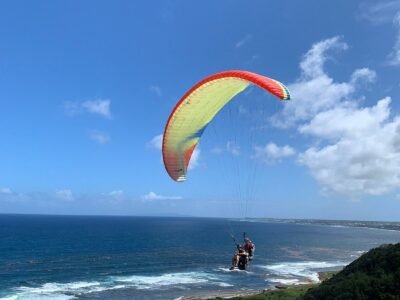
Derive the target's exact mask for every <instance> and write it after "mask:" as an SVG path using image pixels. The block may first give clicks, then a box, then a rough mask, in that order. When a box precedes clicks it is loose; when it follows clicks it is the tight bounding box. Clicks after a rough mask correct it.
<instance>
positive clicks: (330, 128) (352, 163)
mask: <svg viewBox="0 0 400 300" xmlns="http://www.w3.org/2000/svg"><path fill="white" fill-rule="evenodd" d="M332 48H336V49H342V50H343V49H346V48H347V45H346V44H345V43H344V42H342V41H341V38H339V37H335V38H332V39H328V40H325V41H322V42H319V43H316V44H314V45H313V46H312V48H311V50H309V51H308V52H307V54H306V55H305V56H304V57H303V60H302V61H301V63H300V66H301V70H302V73H301V75H300V77H299V79H298V80H297V81H296V82H295V83H293V84H290V85H289V89H290V90H291V94H292V95H293V102H289V103H288V105H287V106H286V107H285V108H284V109H283V111H282V113H281V114H280V115H278V117H279V118H288V119H289V121H285V120H284V119H275V121H277V120H278V121H280V122H281V124H283V125H286V126H288V125H292V126H294V125H297V129H298V132H299V133H300V134H302V135H306V136H307V137H308V138H311V143H313V144H314V146H312V147H309V148H308V149H307V150H306V151H304V152H303V153H300V154H299V156H298V161H299V162H300V164H301V165H303V166H305V167H307V168H308V169H309V170H310V173H311V175H312V176H313V177H314V178H315V179H316V180H317V181H318V182H319V183H320V184H321V187H322V190H325V191H333V192H336V193H340V194H344V195H347V196H349V197H361V196H363V195H382V194H384V193H389V192H393V191H396V190H398V189H399V188H400V116H398V115H397V116H396V115H395V116H392V115H391V111H390V104H391V99H390V98H389V97H386V98H384V99H382V100H380V101H378V102H377V103H376V104H375V105H372V106H371V107H362V106H361V105H362V102H360V101H357V100H354V98H355V96H354V93H355V91H356V90H357V89H358V88H360V87H361V86H362V84H363V83H371V82H374V81H375V80H376V73H375V72H374V71H372V70H370V69H368V68H360V69H356V70H355V71H354V72H353V74H352V75H351V77H350V79H349V80H348V81H347V82H336V81H335V80H334V79H333V78H331V77H330V76H328V75H327V74H326V73H325V71H324V63H325V62H326V59H327V56H326V52H327V51H328V50H330V49H332ZM285 122H286V123H285ZM316 142H317V143H316ZM271 149H272V150H273V149H274V147H271ZM271 149H270V150H271ZM261 150H263V149H262V148H260V149H258V151H259V153H263V152H262V151H261ZM264 150H265V149H264ZM275 150H276V149H275ZM264 152H267V151H264ZM270 152H272V153H279V152H278V151H277V150H276V151H275V152H274V151H270ZM289 152H290V151H289ZM289 152H288V153H289ZM260 156H261V154H260ZM265 156H266V157H267V158H268V155H267V154H265Z"/></svg>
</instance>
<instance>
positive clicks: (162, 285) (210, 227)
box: [0, 215, 400, 299]
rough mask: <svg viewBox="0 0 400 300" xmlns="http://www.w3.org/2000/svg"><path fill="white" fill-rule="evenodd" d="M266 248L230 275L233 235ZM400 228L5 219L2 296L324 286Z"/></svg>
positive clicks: (159, 294) (0, 230)
mask: <svg viewBox="0 0 400 300" xmlns="http://www.w3.org/2000/svg"><path fill="white" fill-rule="evenodd" d="M243 231H246V232H247V233H248V235H249V237H250V238H251V239H252V240H253V241H254V243H255V244H256V256H255V259H254V261H253V263H252V264H251V265H250V267H249V269H248V271H234V272H230V271H228V267H229V264H230V260H231V257H232V254H233V252H234V250H235V247H234V243H233V241H232V239H231V237H230V234H231V233H233V234H234V235H235V236H236V238H237V240H238V241H239V240H241V236H242V233H243ZM399 241H400V232H399V231H390V230H379V229H369V228H354V227H337V226H335V227H333V226H321V225H299V224H285V223H282V224H279V223H266V222H243V221H239V220H238V221H234V220H226V219H207V218H161V217H104V216H101V217H100V216H99V217H93V216H92V217H88V216H33V215H0V299H177V298H179V297H182V296H193V295H202V294H213V293H220V292H222V293H225V292H234V291H242V292H243V291H253V290H261V289H265V288H268V287H272V286H273V285H276V284H279V283H290V284H296V283H301V282H308V281H317V280H318V276H317V271H320V270H331V269H339V268H341V267H342V266H344V265H346V264H348V263H350V262H351V261H353V260H354V259H356V258H357V257H358V256H360V255H361V254H362V253H363V252H364V251H367V250H369V249H370V248H373V247H376V246H378V245H380V244H383V243H394V242H399Z"/></svg>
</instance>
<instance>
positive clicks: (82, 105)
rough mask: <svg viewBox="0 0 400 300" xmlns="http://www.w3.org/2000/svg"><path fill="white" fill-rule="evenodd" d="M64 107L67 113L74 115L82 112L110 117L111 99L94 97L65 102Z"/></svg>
mask: <svg viewBox="0 0 400 300" xmlns="http://www.w3.org/2000/svg"><path fill="white" fill-rule="evenodd" d="M64 109H65V112H66V114H67V115H70V116H74V115H77V114H80V113H82V112H87V113H92V114H97V115H100V116H102V117H105V118H107V119H112V113H111V100H108V99H96V100H87V101H82V102H66V103H65V105H64Z"/></svg>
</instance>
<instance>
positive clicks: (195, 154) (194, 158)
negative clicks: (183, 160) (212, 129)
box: [188, 146, 200, 170]
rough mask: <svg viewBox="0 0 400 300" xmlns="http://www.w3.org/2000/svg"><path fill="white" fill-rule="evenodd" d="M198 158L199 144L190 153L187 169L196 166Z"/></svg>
mask: <svg viewBox="0 0 400 300" xmlns="http://www.w3.org/2000/svg"><path fill="white" fill-rule="evenodd" d="M199 159H200V149H199V146H197V147H196V148H195V149H194V151H193V153H192V157H191V158H190V162H189V166H188V170H193V169H194V168H196V167H198V166H199Z"/></svg>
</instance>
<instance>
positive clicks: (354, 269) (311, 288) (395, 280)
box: [217, 243, 400, 300]
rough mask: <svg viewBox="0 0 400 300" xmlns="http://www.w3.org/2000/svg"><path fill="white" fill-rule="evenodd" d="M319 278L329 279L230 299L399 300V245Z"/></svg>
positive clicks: (389, 246) (378, 251)
mask: <svg viewBox="0 0 400 300" xmlns="http://www.w3.org/2000/svg"><path fill="white" fill-rule="evenodd" d="M332 275H333V276H332ZM320 277H321V279H325V278H327V279H326V280H325V281H323V282H322V283H321V284H319V285H317V284H310V285H301V286H291V287H287V288H285V289H282V290H271V291H266V292H264V293H261V294H257V295H253V296H242V297H235V298H231V299H235V300H241V299H243V300H295V299H296V300H400V243H399V244H395V245H382V246H380V247H378V248H375V249H372V250H370V251H369V252H368V253H366V254H364V255H362V256H361V257H360V258H358V259H357V260H355V261H354V262H352V263H351V264H349V265H348V266H346V267H345V268H344V269H343V270H342V271H340V272H339V273H337V274H332V273H324V274H322V276H320ZM217 299H222V298H217Z"/></svg>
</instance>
